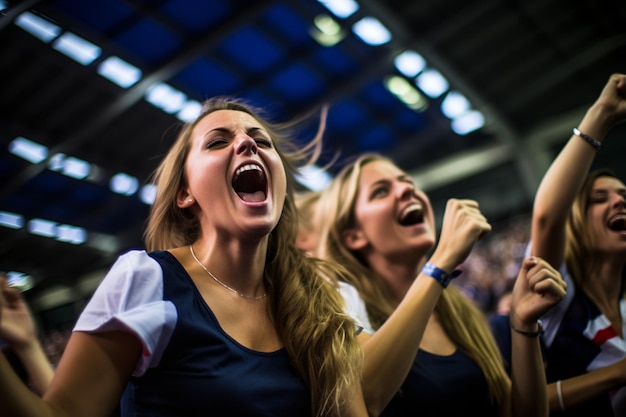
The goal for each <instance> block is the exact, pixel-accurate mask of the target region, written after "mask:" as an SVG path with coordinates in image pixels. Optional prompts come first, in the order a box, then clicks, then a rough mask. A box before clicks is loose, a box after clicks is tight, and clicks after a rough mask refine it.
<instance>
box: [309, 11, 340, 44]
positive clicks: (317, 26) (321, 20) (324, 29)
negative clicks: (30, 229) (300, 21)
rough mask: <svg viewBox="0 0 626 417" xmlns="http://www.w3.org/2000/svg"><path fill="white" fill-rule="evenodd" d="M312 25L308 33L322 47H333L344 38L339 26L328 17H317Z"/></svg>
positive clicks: (323, 15)
mask: <svg viewBox="0 0 626 417" xmlns="http://www.w3.org/2000/svg"><path fill="white" fill-rule="evenodd" d="M313 25H314V27H313V28H311V30H310V32H309V33H310V35H311V37H312V38H313V39H315V40H316V41H317V43H319V44H320V45H322V46H325V47H331V46H334V45H336V44H338V43H339V42H341V40H342V39H343V38H344V36H345V34H344V31H343V30H342V29H341V25H340V24H339V23H337V22H336V21H335V19H333V18H332V17H330V16H328V15H325V14H322V15H318V16H317V17H316V18H315V20H314V21H313Z"/></svg>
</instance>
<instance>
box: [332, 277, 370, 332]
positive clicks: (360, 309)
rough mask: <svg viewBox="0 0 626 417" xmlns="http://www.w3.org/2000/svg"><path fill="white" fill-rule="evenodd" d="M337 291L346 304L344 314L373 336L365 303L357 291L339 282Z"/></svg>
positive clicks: (351, 286) (349, 285)
mask: <svg viewBox="0 0 626 417" xmlns="http://www.w3.org/2000/svg"><path fill="white" fill-rule="evenodd" d="M338 290H339V293H340V294H341V296H342V297H343V299H344V302H345V304H346V313H347V314H348V315H349V316H350V317H352V318H353V319H354V321H355V322H356V324H357V325H358V326H360V327H361V328H362V330H363V331H364V332H366V333H369V334H373V333H374V330H373V329H372V325H371V324H370V319H369V316H368V315H367V309H366V308H365V303H364V302H363V300H362V299H361V296H360V295H359V292H358V291H357V289H356V288H355V287H354V286H353V285H351V284H348V283H346V282H342V281H340V282H339V288H338Z"/></svg>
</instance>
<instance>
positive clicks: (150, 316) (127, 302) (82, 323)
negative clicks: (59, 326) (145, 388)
mask: <svg viewBox="0 0 626 417" xmlns="http://www.w3.org/2000/svg"><path fill="white" fill-rule="evenodd" d="M176 321H177V313H176V307H175V306H174V304H173V303H172V302H170V301H164V300H163V270H162V269H161V266H160V265H159V263H158V262H157V261H155V260H154V259H153V258H151V257H150V256H148V254H147V253H146V252H145V251H140V250H133V251H129V252H127V253H125V254H123V255H121V256H120V257H119V258H118V259H117V261H116V262H115V263H114V264H113V266H112V267H111V269H110V270H109V272H108V273H107V274H106V276H105V277H104V279H103V280H102V282H101V283H100V285H99V286H98V288H97V289H96V291H95V292H94V294H93V296H92V298H91V300H90V301H89V303H88V304H87V305H86V307H85V309H84V310H83V312H82V313H81V315H80V316H79V318H78V320H77V322H76V325H75V326H74V331H83V332H94V333H96V332H105V331H111V330H123V331H128V332H131V333H133V334H135V335H136V336H137V337H138V338H139V340H140V341H141V343H142V345H143V354H142V356H141V358H140V360H139V363H137V366H136V368H135V370H134V372H133V375H134V376H140V375H142V374H143V373H144V372H145V371H146V370H147V369H148V368H149V367H152V366H155V365H156V364H158V362H159V360H160V358H161V355H162V353H163V350H164V349H165V347H166V346H167V344H168V342H169V340H170V337H171V335H172V332H173V331H174V327H175V326H176Z"/></svg>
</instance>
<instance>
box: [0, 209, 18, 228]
mask: <svg viewBox="0 0 626 417" xmlns="http://www.w3.org/2000/svg"><path fill="white" fill-rule="evenodd" d="M0 225H2V226H4V227H8V228H9V229H21V228H22V227H24V216H22V215H21V214H15V213H10V212H8V211H0Z"/></svg>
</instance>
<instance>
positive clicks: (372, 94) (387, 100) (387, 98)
mask: <svg viewBox="0 0 626 417" xmlns="http://www.w3.org/2000/svg"><path fill="white" fill-rule="evenodd" d="M360 94H361V97H362V98H364V99H365V100H367V102H368V104H369V105H370V106H372V107H373V108H374V109H376V110H377V111H383V112H385V113H392V112H395V111H399V110H401V109H402V108H406V106H405V105H404V104H403V103H402V102H401V101H400V100H398V99H397V98H396V97H395V96H394V95H393V94H391V93H390V92H389V90H387V88H385V86H384V85H383V82H382V80H372V81H371V82H369V83H368V84H366V85H365V86H364V87H363V88H362V89H361V92H360Z"/></svg>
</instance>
